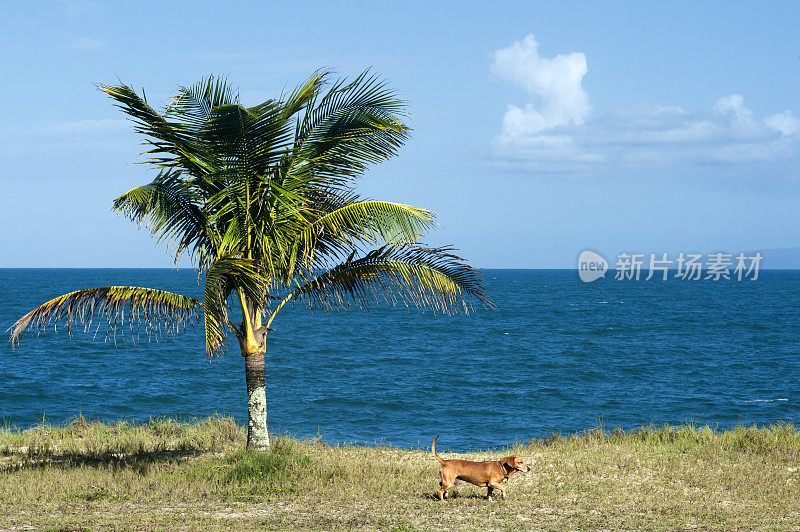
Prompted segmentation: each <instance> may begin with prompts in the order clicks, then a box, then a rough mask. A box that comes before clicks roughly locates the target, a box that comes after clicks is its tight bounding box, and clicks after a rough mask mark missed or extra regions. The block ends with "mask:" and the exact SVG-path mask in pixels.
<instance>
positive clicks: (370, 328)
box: [0, 269, 800, 450]
mask: <svg viewBox="0 0 800 532" xmlns="http://www.w3.org/2000/svg"><path fill="white" fill-rule="evenodd" d="M483 273H484V276H485V280H486V283H487V288H488V293H489V295H490V296H491V298H492V299H493V300H494V302H495V303H496V305H497V308H496V309H494V310H478V311H476V312H475V313H473V314H470V315H469V316H455V317H450V316H441V315H433V314H431V313H430V312H426V313H422V312H419V311H417V310H414V309H406V308H405V307H403V308H377V309H373V310H370V311H365V312H360V311H355V312H329V313H327V312H321V311H314V312H312V311H309V310H308V309H306V308H304V307H303V306H301V305H297V306H295V307H292V308H286V309H284V311H282V312H281V314H279V315H278V317H277V318H276V320H275V321H274V322H273V327H275V328H276V329H277V330H276V331H275V332H272V333H270V336H269V339H268V345H267V355H266V364H267V403H268V411H267V415H268V424H269V428H270V431H271V432H274V433H279V434H285V433H288V434H290V435H293V436H296V437H304V436H312V437H316V436H320V437H321V438H322V439H323V440H324V441H327V442H330V443H345V442H346V443H351V442H352V443H362V444H391V445H393V446H397V447H426V446H429V445H430V442H431V440H432V439H433V437H434V436H435V435H436V434H441V438H440V446H441V447H442V448H443V449H453V450H468V449H476V448H491V447H500V446H503V445H507V444H511V443H514V442H517V441H523V442H526V441H528V440H529V439H530V438H532V437H543V436H547V435H550V434H551V433H553V432H559V433H561V434H562V435H566V434H569V433H573V432H579V431H583V430H585V429H588V428H592V427H596V426H599V425H601V426H603V427H605V429H607V430H610V429H612V428H614V427H621V428H624V429H630V428H636V427H640V426H642V425H648V424H656V425H661V424H664V423H670V424H683V423H694V424H697V425H709V426H710V427H712V428H715V429H726V428H731V427H734V426H736V425H737V424H747V425H749V424H759V425H763V424H769V423H773V422H776V421H782V420H789V421H793V422H794V423H796V424H800V334H798V316H800V271H793V270H762V271H761V272H759V278H758V279H757V280H755V281H750V280H743V281H741V282H737V281H735V280H731V281H725V280H721V281H718V282H714V281H710V280H708V281H688V280H680V279H670V280H668V281H662V280H660V277H658V276H657V278H658V279H659V280H656V279H655V278H654V279H652V280H650V281H644V280H641V281H634V280H620V281H617V280H614V279H613V271H612V272H610V274H609V275H607V276H606V278H604V279H599V280H597V281H595V282H592V283H584V282H581V280H580V279H579V278H578V274H577V272H576V271H573V270H485V271H484V272H483ZM123 284H130V285H139V286H146V287H152V288H160V289H165V290H172V291H177V292H180V293H183V294H186V295H190V296H193V297H201V294H202V287H201V286H199V285H198V283H197V274H196V272H194V271H192V270H174V269H0V293H1V294H2V298H1V299H0V328H2V330H3V331H5V329H6V328H8V327H10V326H11V325H12V324H13V323H14V321H16V319H18V318H19V317H20V316H22V315H23V314H25V313H26V312H28V311H29V310H31V309H33V308H34V307H36V306H37V305H39V304H41V303H43V302H45V301H47V300H49V299H51V298H53V297H55V296H57V295H60V294H63V293H65V292H68V291H72V290H77V289H80V288H89V287H93V286H108V285H123ZM92 336H93V335H92V334H84V333H83V332H76V333H74V335H73V337H72V338H69V336H68V335H67V333H66V331H65V330H64V329H63V327H62V328H60V330H59V331H58V332H57V333H54V332H53V331H52V329H50V330H48V332H47V334H46V335H44V336H39V337H36V336H35V335H31V334H28V335H26V336H25V337H24V338H23V340H22V343H21V345H20V346H18V347H17V348H15V349H13V350H12V349H11V345H10V344H9V343H8V342H7V341H4V342H3V343H2V346H1V347H0V422H2V423H4V424H5V425H6V426H13V427H18V428H26V427H29V426H32V425H35V424H37V423H40V422H41V421H42V420H43V419H44V420H46V421H47V422H50V423H54V424H55V423H63V422H65V421H67V420H69V419H70V418H71V417H73V416H76V415H78V414H82V415H84V416H86V417H88V418H91V419H99V420H103V421H116V420H119V419H125V420H129V421H134V422H139V421H146V420H147V419H148V418H151V417H152V418H156V417H164V416H167V417H173V418H178V419H183V420H186V419H191V418H193V417H203V416H209V415H212V414H215V413H219V414H223V415H232V416H234V417H235V418H236V420H237V421H238V422H239V423H242V424H244V423H245V422H246V418H247V412H246V392H245V381H244V361H243V360H242V357H241V355H239V353H238V350H237V349H236V347H235V346H233V348H232V349H229V350H228V351H227V352H226V353H225V354H224V356H222V357H219V358H215V359H211V360H209V359H207V358H206V355H205V350H204V345H203V331H202V324H198V325H196V326H195V327H194V328H192V327H191V326H190V327H189V328H188V329H187V331H185V332H184V333H183V334H181V335H178V336H175V337H164V338H162V339H161V340H160V341H158V342H155V341H153V342H150V343H148V341H147V339H146V338H145V337H142V338H140V339H139V341H137V342H136V343H135V344H133V343H131V341H130V338H127V337H126V338H124V339H123V338H122V337H118V342H117V345H116V346H115V345H114V343H113V342H110V343H104V342H103V340H102V337H103V335H102V334H100V335H98V338H96V339H93V338H92ZM123 340H124V341H123ZM231 340H232V341H234V343H235V339H233V338H231Z"/></svg>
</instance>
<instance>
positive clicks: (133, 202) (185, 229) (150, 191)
mask: <svg viewBox="0 0 800 532" xmlns="http://www.w3.org/2000/svg"><path fill="white" fill-rule="evenodd" d="M203 203H204V202H203V198H202V197H198V195H197V193H196V192H195V191H194V190H193V189H192V188H191V187H189V186H188V184H187V183H186V182H185V181H183V180H182V179H181V174H180V172H179V171H174V170H167V171H161V172H159V173H158V175H157V176H156V178H155V179H154V180H153V181H152V182H151V183H148V184H147V185H143V186H141V187H136V188H134V189H132V190H129V191H128V192H126V193H125V194H123V195H121V196H119V197H118V198H116V199H115V200H114V205H113V208H114V210H115V211H117V212H121V213H122V214H124V215H125V216H127V217H128V218H129V219H130V220H131V221H133V222H134V223H137V224H139V226H140V227H141V225H142V224H145V225H146V226H147V227H148V229H150V232H151V233H152V234H153V235H154V236H156V237H157V239H158V242H162V241H164V240H171V239H173V238H174V239H175V240H177V248H176V253H175V262H177V261H178V259H179V257H180V254H181V253H182V252H183V251H184V250H185V249H187V248H192V249H193V251H194V252H195V253H198V252H200V251H202V250H203V249H204V248H207V247H208V246H209V245H210V236H209V228H208V219H207V216H206V213H205V211H204V210H203V207H202V206H203Z"/></svg>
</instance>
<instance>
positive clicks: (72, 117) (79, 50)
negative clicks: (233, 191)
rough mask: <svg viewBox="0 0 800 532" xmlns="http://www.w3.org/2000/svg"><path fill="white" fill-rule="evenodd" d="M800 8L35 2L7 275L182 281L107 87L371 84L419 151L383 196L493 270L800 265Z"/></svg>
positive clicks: (370, 179) (20, 46) (6, 193)
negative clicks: (141, 211)
mask: <svg viewBox="0 0 800 532" xmlns="http://www.w3.org/2000/svg"><path fill="white" fill-rule="evenodd" d="M798 27H800V7H798V6H797V4H796V3H794V2H770V3H766V4H758V3H755V2H753V3H740V2H679V3H669V4H667V3H661V4H659V5H654V3H649V2H648V3H644V2H642V3H632V2H619V3H617V2H602V3H601V2H571V3H568V2H560V3H557V2H547V3H544V2H492V3H489V2H474V3H469V2H451V3H447V2H440V3H434V2H405V3H396V2H392V3H390V2H368V1H361V2H319V3H312V2H293V3H287V2H281V3H271V2H258V3H256V2H252V3H247V2H226V3H205V2H163V1H162V2H137V3H112V2H79V1H75V2H29V3H22V2H17V3H13V4H7V5H6V6H5V8H4V16H3V18H2V21H0V45H2V48H3V54H2V63H3V64H2V66H3V69H2V71H3V75H4V76H3V77H4V83H2V84H0V102H2V103H0V109H2V115H1V116H2V120H1V121H0V139H1V140H2V142H0V158H1V160H2V163H3V164H2V169H0V183H1V184H2V187H1V188H0V205H2V208H0V226H2V228H3V229H4V230H3V231H2V233H1V235H2V236H0V246H1V247H0V249H3V253H2V254H0V267H169V266H171V264H172V263H171V260H170V256H169V255H168V253H167V251H166V250H165V248H163V247H157V246H155V245H154V243H153V241H152V239H151V238H150V237H149V235H148V234H147V233H146V232H145V231H137V230H136V229H135V228H134V227H131V226H130V224H129V223H128V222H127V221H125V220H124V219H123V218H121V217H119V216H118V215H116V214H114V213H112V212H111V211H110V205H111V201H112V200H113V198H114V197H116V196H118V195H119V194H121V193H123V192H125V191H127V190H128V189H130V188H132V187H134V186H136V185H139V184H143V183H146V182H148V181H149V180H150V179H151V178H152V175H153V173H152V171H151V170H149V169H148V168H147V167H145V166H143V165H138V164H135V163H136V162H137V161H138V160H140V159H139V158H138V153H139V151H140V147H139V145H138V142H139V139H138V138H137V136H136V135H135V134H134V133H132V131H131V128H130V123H129V122H127V121H126V120H125V118H124V116H123V115H122V113H120V112H119V111H117V110H116V109H114V107H113V106H112V105H111V103H110V101H109V100H108V99H107V98H106V97H105V96H104V95H102V94H100V93H99V92H97V90H96V89H95V88H94V84H95V83H100V82H104V83H113V82H115V81H116V80H117V79H119V80H121V81H123V82H125V83H128V84H131V85H133V86H135V87H144V88H145V89H146V91H147V94H148V97H149V98H150V99H151V100H153V101H156V102H159V103H161V102H165V101H166V98H168V97H169V95H170V94H171V93H172V91H173V90H174V89H175V87H176V86H177V85H179V84H190V83H192V82H194V81H197V80H198V79H200V78H201V77H202V76H205V75H207V74H210V73H215V74H222V75H226V76H228V78H229V79H230V80H231V81H232V82H233V83H235V84H236V85H238V86H239V87H240V90H241V96H242V99H243V101H244V103H245V104H248V105H250V104H256V103H260V102H261V101H263V100H264V99H267V98H270V97H272V96H275V95H277V94H278V93H279V92H280V90H281V89H283V88H290V87H292V86H294V85H295V84H296V83H297V82H299V81H300V80H302V79H304V78H305V77H306V76H308V75H309V74H310V73H311V72H312V71H314V70H315V69H317V68H331V69H334V70H335V71H337V72H338V73H340V74H342V75H347V76H352V75H355V74H357V73H358V72H360V71H361V70H363V69H364V68H366V67H372V68H373V69H374V70H375V71H376V72H379V73H380V74H381V75H383V76H384V77H386V78H387V79H388V80H389V82H390V84H391V85H392V86H393V87H394V88H396V89H397V90H398V91H399V92H400V94H401V95H402V96H403V97H404V98H406V99H407V100H408V101H409V103H410V110H411V113H412V115H413V120H412V122H411V125H412V127H413V128H414V134H413V137H412V139H411V141H410V142H409V143H408V144H407V146H406V148H405V149H404V150H403V152H402V153H401V155H400V156H399V157H397V158H395V159H393V160H392V161H390V162H388V163H385V164H383V165H380V166H377V167H375V168H374V169H373V170H372V171H370V172H369V173H368V174H367V175H366V176H365V178H364V179H363V181H362V184H361V186H360V191H361V192H362V194H364V195H367V196H371V197H377V198H381V199H387V200H393V201H399V202H404V203H411V204H415V205H419V206H423V207H426V208H429V209H432V210H434V211H436V212H437V213H438V220H439V223H440V225H441V227H439V228H438V229H437V230H436V232H434V233H433V234H431V235H430V238H428V239H427V241H428V242H429V243H432V244H445V243H451V244H453V245H455V246H456V247H457V248H458V249H459V250H460V253H461V254H462V255H463V256H465V257H466V258H468V259H469V260H470V262H471V263H472V264H474V265H476V266H480V267H514V268H547V267H572V266H573V265H574V264H575V260H576V258H577V255H578V253H579V252H580V251H581V250H583V249H586V248H591V249H595V250H599V251H601V252H603V253H604V254H606V256H613V255H614V254H616V253H617V252H619V251H621V250H627V251H629V252H630V251H633V252H642V253H649V252H670V253H677V252H680V251H685V252H689V251H701V252H711V251H727V252H730V253H736V252H739V251H748V250H753V249H761V248H790V247H796V246H800V216H798V215H797V213H798V205H800V172H798V169H799V168H800V166H798V162H800V157H799V154H800V104H799V103H798V88H800V37H798V35H800V34H799V33H798V32H797V28H798Z"/></svg>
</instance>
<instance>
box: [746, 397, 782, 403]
mask: <svg viewBox="0 0 800 532" xmlns="http://www.w3.org/2000/svg"><path fill="white" fill-rule="evenodd" d="M785 401H788V399H786V398H784V397H781V398H779V399H752V400H750V401H744V402H745V403H783V402H785Z"/></svg>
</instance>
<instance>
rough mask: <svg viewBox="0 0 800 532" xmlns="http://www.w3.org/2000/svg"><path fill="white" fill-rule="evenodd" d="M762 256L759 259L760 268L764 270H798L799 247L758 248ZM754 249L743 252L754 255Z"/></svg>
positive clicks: (799, 265) (799, 261)
mask: <svg viewBox="0 0 800 532" xmlns="http://www.w3.org/2000/svg"><path fill="white" fill-rule="evenodd" d="M758 252H759V253H761V256H762V257H764V258H763V259H762V260H761V269H764V270H798V269H800V247H796V248H780V249H759V250H758ZM754 254H755V251H750V252H747V253H745V255H754Z"/></svg>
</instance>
